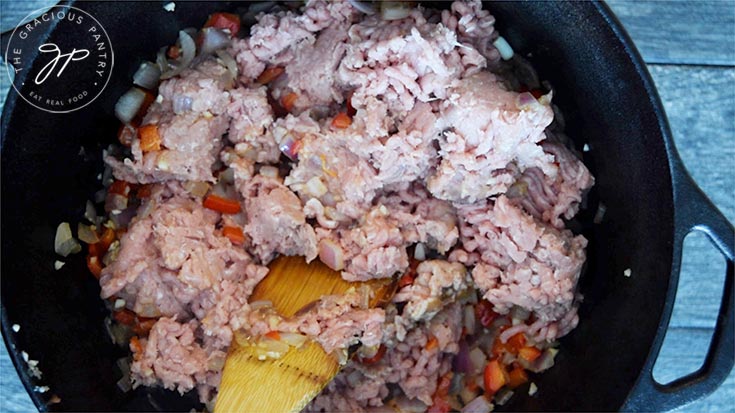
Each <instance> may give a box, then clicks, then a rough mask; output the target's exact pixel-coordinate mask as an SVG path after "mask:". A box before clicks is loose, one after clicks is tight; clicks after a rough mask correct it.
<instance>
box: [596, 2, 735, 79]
mask: <svg viewBox="0 0 735 413" xmlns="http://www.w3.org/2000/svg"><path fill="white" fill-rule="evenodd" d="M608 5H609V6H610V8H611V9H612V10H613V11H614V12H615V14H616V15H617V16H618V18H619V19H620V21H621V22H622V23H623V25H624V26H625V28H626V30H627V31H628V33H629V34H630V36H631V38H633V40H634V41H635V44H636V46H637V47H638V50H639V51H640V52H641V54H642V55H643V59H644V60H645V61H646V62H648V63H668V64H695V65H729V66H733V65H735V1H733V0H714V1H682V0H678V1H660V2H655V1H631V0H610V1H608Z"/></svg>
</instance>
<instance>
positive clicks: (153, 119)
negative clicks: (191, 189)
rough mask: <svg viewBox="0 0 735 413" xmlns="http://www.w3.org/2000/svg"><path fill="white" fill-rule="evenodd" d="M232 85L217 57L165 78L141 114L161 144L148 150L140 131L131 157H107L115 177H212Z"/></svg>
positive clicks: (143, 179) (147, 180)
mask: <svg viewBox="0 0 735 413" xmlns="http://www.w3.org/2000/svg"><path fill="white" fill-rule="evenodd" d="M232 86H233V79H232V78H231V74H230V73H229V72H228V71H227V69H226V68H225V67H224V66H222V65H220V64H218V63H216V62H215V61H213V60H205V61H204V62H202V63H201V64H200V65H199V66H197V67H196V68H194V69H187V70H184V72H183V73H182V74H181V76H180V77H176V78H172V79H170V80H168V81H166V82H163V83H162V84H161V86H160V88H159V97H158V98H157V101H156V102H155V103H153V105H152V106H151V108H150V109H149V111H148V113H147V114H146V116H145V117H144V119H143V124H144V125H157V127H158V133H159V135H160V137H161V146H162V150H159V151H150V152H145V153H144V152H143V151H142V150H141V148H140V139H139V138H138V137H137V136H136V137H135V138H134V139H132V144H131V146H130V150H131V153H132V159H131V158H125V159H123V160H119V159H116V158H115V157H112V156H108V157H107V158H105V162H107V163H108V164H109V165H110V166H111V167H112V171H113V173H114V175H115V177H116V178H117V179H120V180H124V181H128V182H137V183H141V184H147V183H154V182H163V181H166V180H171V179H175V180H180V181H186V180H191V181H214V176H213V175H212V165H213V164H214V162H215V161H216V160H217V156H218V154H219V151H220V150H221V149H222V135H223V134H224V133H225V132H226V131H227V128H228V126H229V123H230V120H229V117H228V116H227V115H226V114H225V113H224V112H225V111H226V108H227V105H228V104H229V102H230V93H229V92H228V91H227V90H228V89H230V88H232ZM182 101H186V102H188V103H182Z"/></svg>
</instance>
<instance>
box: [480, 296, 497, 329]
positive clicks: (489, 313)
mask: <svg viewBox="0 0 735 413" xmlns="http://www.w3.org/2000/svg"><path fill="white" fill-rule="evenodd" d="M475 316H476V319H477V320H479V321H480V324H482V325H483V327H490V325H491V324H492V323H493V321H495V319H496V318H498V313H496V312H495V311H493V305H492V304H490V302H489V301H487V300H485V299H482V300H480V302H478V303H477V305H476V306H475Z"/></svg>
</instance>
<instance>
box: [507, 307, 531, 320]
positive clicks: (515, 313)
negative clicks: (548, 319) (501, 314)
mask: <svg viewBox="0 0 735 413" xmlns="http://www.w3.org/2000/svg"><path fill="white" fill-rule="evenodd" d="M510 316H511V317H512V318H513V319H514V320H521V321H526V320H528V317H530V316H531V312H530V311H529V310H527V309H525V308H523V307H521V306H517V305H514V306H513V308H511V310H510Z"/></svg>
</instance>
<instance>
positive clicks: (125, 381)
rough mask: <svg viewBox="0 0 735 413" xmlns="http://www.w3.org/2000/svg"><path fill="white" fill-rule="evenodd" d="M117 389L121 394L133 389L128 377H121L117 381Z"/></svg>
mask: <svg viewBox="0 0 735 413" xmlns="http://www.w3.org/2000/svg"><path fill="white" fill-rule="evenodd" d="M117 387H118V388H119V389H120V390H121V391H122V392H123V393H127V392H129V391H130V389H132V388H133V384H132V382H131V381H130V377H129V376H122V377H121V378H120V380H118V381H117Z"/></svg>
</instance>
